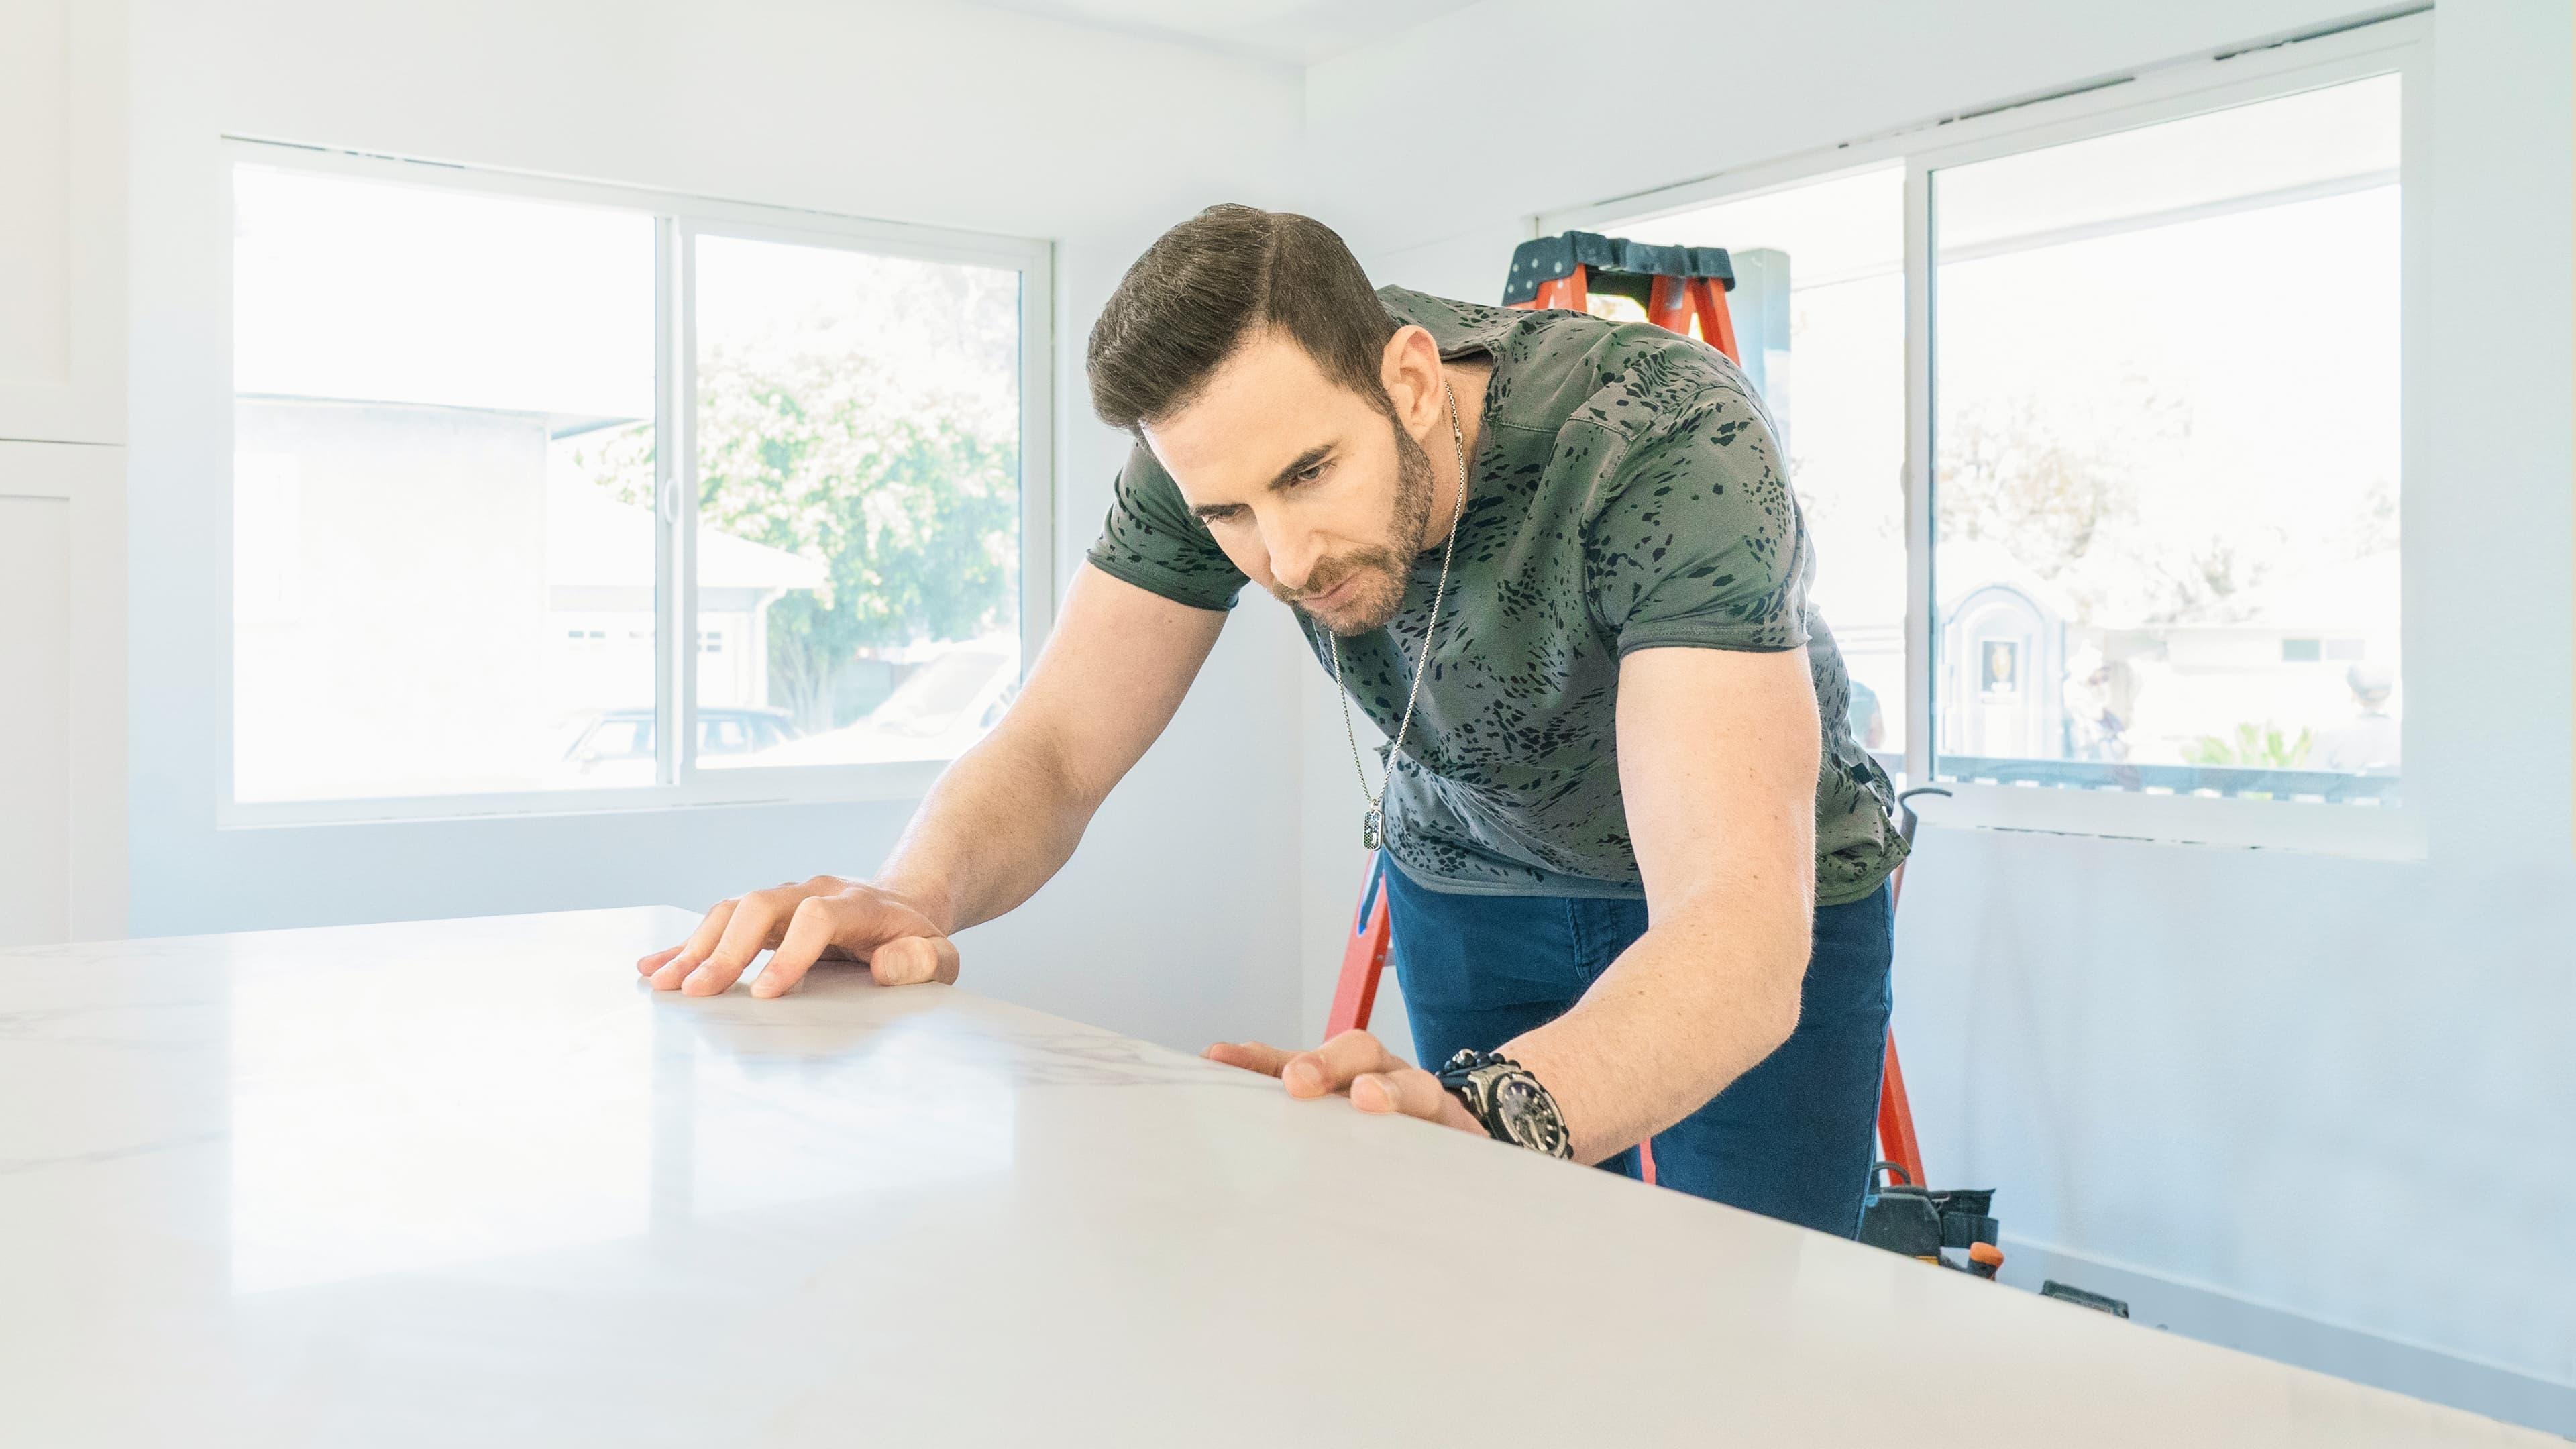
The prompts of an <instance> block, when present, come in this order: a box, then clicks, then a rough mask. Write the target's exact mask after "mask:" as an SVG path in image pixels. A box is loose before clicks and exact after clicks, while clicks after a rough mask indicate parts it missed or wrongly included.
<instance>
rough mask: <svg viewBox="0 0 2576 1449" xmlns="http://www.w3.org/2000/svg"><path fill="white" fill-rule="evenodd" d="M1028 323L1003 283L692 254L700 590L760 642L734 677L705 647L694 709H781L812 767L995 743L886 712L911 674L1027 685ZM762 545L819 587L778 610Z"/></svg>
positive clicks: (860, 257) (986, 274) (737, 760)
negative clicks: (979, 674)
mask: <svg viewBox="0 0 2576 1449" xmlns="http://www.w3.org/2000/svg"><path fill="white" fill-rule="evenodd" d="M1019 309H1020V278H1019V274H1018V273H1017V272H1014V271H1010V270H1008V269H1005V268H1000V267H989V266H966V265H959V264H956V263H949V262H928V261H917V260H914V259H911V258H908V257H888V256H871V255H869V254H867V253H864V252H853V251H849V250H846V249H841V248H829V247H816V246H803V245H788V244H784V243H779V242H772V241H760V240H751V239H745V238H736V237H720V236H705V237H701V238H699V239H698V244H697V361H698V366H697V393H698V401H697V455H698V493H699V509H700V520H701V530H700V532H699V535H698V589H699V597H700V599H701V600H703V601H704V603H703V605H702V608H704V609H705V610H708V611H713V610H717V609H719V608H720V609H722V610H723V611H724V613H723V617H724V618H725V620H726V625H725V627H726V630H727V632H728V633H729V634H731V633H738V634H740V635H742V636H744V637H748V638H765V641H766V644H765V647H764V648H763V649H761V650H760V651H759V652H758V653H757V654H755V653H754V652H753V651H751V650H748V649H746V650H738V651H736V652H735V662H734V663H733V664H732V665H731V666H730V667H726V666H724V665H721V664H719V662H718V660H717V659H716V658H715V657H714V654H715V650H714V647H713V646H712V645H710V646H709V649H708V655H709V657H708V658H706V659H704V660H702V661H701V662H700V663H699V665H698V690H697V697H698V708H699V709H700V710H702V711H703V710H707V709H709V708H713V707H720V706H725V705H738V704H762V705H770V706H775V707H777V708H780V709H783V710H785V711H786V712H787V716H788V721H787V722H788V723H789V724H790V726H791V727H792V729H793V731H794V732H795V733H796V734H799V735H801V736H803V737H804V738H803V740H802V742H801V743H799V744H798V746H797V748H796V751H795V753H794V754H793V755H792V756H789V757H787V758H789V759H791V760H792V761H793V762H795V763H800V764H826V763H842V764H847V763H855V762H860V761H868V760H885V759H949V758H953V757H954V756H955V755H956V754H957V753H958V752H959V751H960V750H962V749H964V748H965V747H966V746H967V745H968V744H971V743H972V742H973V741H974V739H975V738H976V737H977V736H978V735H980V734H982V733H983V731H982V729H981V728H980V727H979V726H978V725H977V724H976V722H975V721H972V720H968V721H964V722H963V724H962V726H961V727H960V728H958V729H955V730H952V731H948V732H946V733H943V734H941V735H939V736H937V737H936V738H931V737H923V736H910V735H906V734H905V733H904V725H905V721H904V720H902V719H899V718H896V717H893V716H889V715H888V714H887V707H888V706H889V704H890V703H891V702H892V698H893V695H894V693H895V692H896V690H895V687H894V685H893V683H892V680H893V677H894V675H895V673H896V672H897V671H898V670H900V671H905V672H910V671H913V670H936V669H938V668H939V667H940V665H941V664H942V663H943V662H945V661H948V660H951V659H955V658H960V657H972V658H975V659H979V660H983V661H985V662H986V663H987V664H988V665H989V669H988V670H987V673H990V674H992V675H994V676H996V677H1000V676H1004V675H1007V676H1008V677H1010V678H1017V677H1018V673H1019V658H1020V629H1019V623H1020V621H1019V596H1018V591H1017V589H1016V588H1015V583H1016V580H1017V578H1018V576H1019V549H1020V532H1019V520H1020V461H1019V441H1020V432H1019V421H1020V395H1019V350H1020V349H1019ZM752 549H770V550H775V551H778V552H781V553H786V554H791V555H793V556H794V557H796V558H798V559H800V560H810V561H811V565H812V569H813V572H812V576H811V577H810V578H803V579H800V580H798V581H797V582H798V583H799V585H800V586H799V587H796V588H793V589H790V590H787V591H786V592H785V593H784V594H783V596H782V595H781V594H780V593H779V592H778V591H777V590H776V589H775V588H774V587H773V586H772V585H771V583H770V581H766V580H762V579H759V578H757V577H756V576H754V575H753V574H752V573H751V572H749V571H748V570H747V569H746V568H745V567H744V565H743V564H742V563H741V562H739V560H741V559H743V558H746V557H750V556H751V555H750V554H749V550H752ZM896 740H902V741H905V743H904V745H903V747H902V748H901V749H900V750H898V751H896V752H894V753H891V754H889V753H888V752H887V750H888V745H889V743H890V742H893V741H896ZM767 760H768V756H767V753H766V752H752V751H750V750H747V749H746V750H742V751H722V752H715V753H711V754H710V755H709V757H708V758H707V761H706V763H707V764H709V765H710V766H726V765H757V764H762V763H764V762H766V761H767Z"/></svg>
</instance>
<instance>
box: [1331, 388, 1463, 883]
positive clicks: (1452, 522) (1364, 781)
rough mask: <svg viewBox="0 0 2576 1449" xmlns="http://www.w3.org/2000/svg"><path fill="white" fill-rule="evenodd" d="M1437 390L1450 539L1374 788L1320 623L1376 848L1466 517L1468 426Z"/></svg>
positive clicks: (1367, 845)
mask: <svg viewBox="0 0 2576 1449" xmlns="http://www.w3.org/2000/svg"><path fill="white" fill-rule="evenodd" d="M1440 390H1441V391H1442V392H1444V393H1447V394H1448V395H1449V445H1450V447H1451V448H1452V449H1453V450H1455V453H1456V456H1457V460H1458V505H1457V509H1456V511H1454V512H1452V513H1451V514H1450V515H1449V541H1448V542H1447V543H1446V544H1443V545H1442V546H1441V549H1440V586H1439V587H1438V588H1436V589H1433V590H1432V591H1431V621H1430V622H1429V623H1427V624H1425V625H1423V626H1422V653H1421V656H1420V657H1419V658H1417V659H1415V660H1414V662H1413V688H1412V689H1410V690H1408V691H1407V692H1406V693H1405V696H1404V719H1403V721H1402V722H1401V723H1399V724H1397V725H1396V727H1395V741H1394V743H1392V744H1390V745H1388V746H1387V755H1386V779H1385V780H1384V781H1382V782H1380V783H1379V785H1378V787H1377V789H1376V790H1374V791H1372V790H1370V789H1369V782H1368V766H1366V765H1364V764H1361V763H1360V737H1359V732H1358V731H1357V730H1356V729H1354V728H1353V727H1352V725H1351V691H1350V687H1349V686H1348V685H1345V684H1343V683H1342V636H1341V635H1339V634H1336V633H1334V632H1333V630H1332V627H1331V626H1330V625H1327V626H1325V629H1324V637H1325V638H1326V639H1329V640H1331V641H1332V649H1333V685H1334V687H1335V688H1336V689H1338V690H1339V691H1340V692H1341V696H1342V734H1343V735H1344V737H1346V738H1348V739H1349V740H1350V742H1351V768H1352V769H1354V770H1357V771H1358V772H1359V776H1360V794H1361V796H1363V797H1364V798H1366V799H1367V801H1368V814H1366V815H1364V816H1362V817H1360V848H1361V849H1362V850H1375V849H1377V848H1378V846H1380V845H1382V844H1384V843H1385V841H1386V787H1387V786H1388V785H1391V784H1393V783H1395V757H1396V756H1397V755H1398V754H1400V753H1402V752H1403V749H1404V736H1405V734H1406V733H1407V732H1408V731H1410V730H1411V729H1412V728H1413V702H1414V701H1415V700H1417V699H1420V698H1421V697H1422V676H1423V675H1424V674H1425V673H1427V672H1429V670H1430V667H1431V640H1432V637H1433V636H1434V635H1436V634H1438V633H1439V632H1440V601H1441V600H1442V599H1444V598H1446V597H1447V596H1448V593H1449V559H1450V556H1451V555H1453V554H1455V553H1456V552H1457V551H1458V524H1459V522H1460V521H1461V520H1463V519H1464V518H1466V516H1467V430H1466V429H1465V428H1464V427H1462V426H1460V424H1459V422H1458V393H1457V390H1456V389H1454V388H1452V387H1450V386H1449V383H1448V380H1447V379H1445V378H1444V379H1442V380H1441V383H1440Z"/></svg>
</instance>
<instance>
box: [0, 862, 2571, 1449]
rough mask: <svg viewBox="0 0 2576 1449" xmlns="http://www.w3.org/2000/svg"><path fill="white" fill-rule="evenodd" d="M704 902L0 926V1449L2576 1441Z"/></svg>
mask: <svg viewBox="0 0 2576 1449" xmlns="http://www.w3.org/2000/svg"><path fill="white" fill-rule="evenodd" d="M693 919H694V918H693V917H692V916H690V915H689V914H687V913H684V912H680V911H676V910H669V909H638V910H624V911H592V912H578V913H568V914H563V915H552V916H523V917H511V918H494V919H486V920H473V921H446V922H435V923H430V924H424V925H409V926H368V927H348V928H340V929H331V930H314V931H293V932H276V933H267V934H259V935H242V936H211V937H196V938H189V939H165V940H143V941H132V942H118V943H109V944H96V945H75V946H65V947H49V948H38V949H25V950H16V951H8V952H0V1243H5V1244H6V1248H5V1250H0V1443H5V1444H7V1445H9V1446H11V1449H19V1446H51V1445H57V1444H59V1445H80V1446H127V1445H140V1444H184V1445H190V1446H199V1445H214V1444H257V1445H263V1446H268V1445H305V1444H331V1445H342V1444H347V1445H367V1446H384V1445H413V1444H424V1445H426V1444H457V1445H548V1446H554V1445H575V1444H614V1445H619V1446H646V1445H688V1446H693V1449H697V1446H709V1445H737V1444H739V1445H785V1444H795V1445H805V1444H818V1445H819V1444H859V1443H867V1444H878V1445H944V1444H1005V1443H1022V1444H1049V1445H1061V1444H1081V1445H1089V1444H1101V1445H1133V1444H1166V1443H1169V1444H1180V1443H1221V1444H1288V1443H1296V1444H1299V1445H1325V1446H1329V1445H1335V1444H1402V1445H1409V1446H1421V1449H1431V1446H1478V1445H1487V1444H1550V1445H1577V1444H1608V1443H1619V1444H1665V1443H1672V1444H1718V1443H1725V1444H1742V1445H1785V1444H1835V1445H1840V1444H1855V1445H1857V1444H1870V1445H1882V1446H1883V1445H1888V1444H1899V1443H1919V1444H1971V1445H1977V1446H1980V1449H2011V1446H2019V1445H2032V1446H2039V1445H2046V1446H2051V1449H2055V1446H2061V1445H2085V1446H2107V1445H2128V1444H2135V1445H2152V1446H2155V1449H2180V1446H2203V1445H2214V1444H2263V1445H2290V1444H2314V1445H2334V1446H2338V1449H2354V1446H2363V1445H2408V1446H2422V1445H2465V1444H2480V1445H2499V1444H2527V1445H2541V1444H2553V1443H2559V1442H2560V1441H2557V1440H2552V1439H2547V1438H2544V1437H2543V1436H2541V1435H2539V1434H2536V1433H2532V1432H2530V1431H2525V1430H2518V1429H2512V1428H2507V1427H2505V1426H2502V1425H2499V1424H2495V1423H2492V1422H2490V1421H2487V1420H2483V1419H2478V1418H2474V1417H2472V1416H2470V1415H2467V1414H2463V1413H2459V1412H2457V1411H2454V1410H2450V1409H2444V1408H2439V1407H2435V1406H2433V1405H2430V1404H2424V1403H2419V1402H2417V1401H2414V1400H2411V1399H2405V1398H2400V1397H2398V1396H2396V1395H2393V1394H2388V1393H2383V1392H2380V1391H2378V1390H2374V1389H2367V1388H2361V1387H2357V1386H2355V1385H2351V1384H2346V1383H2342V1382H2339V1381H2337V1380H2334V1379H2329V1378H2325V1377H2322V1376H2319V1375H2316V1374H2311V1373H2307V1372H2303V1371H2300V1370H2296V1369H2290V1368H2285V1367H2282V1366H2279V1365H2276V1364H2271V1363H2267V1362H2264V1361H2262V1360H2260V1359H2255V1358H2250V1357H2246V1356H2244V1355H2241V1354H2236V1353H2231V1352H2227V1351H2225V1350H2222V1349H2216V1348H2210V1347H2207V1346H2205V1345H2202V1344H2197V1343H2192V1342H2189V1341H2186V1340H2182V1339H2178V1338H2175V1337H2172V1336H2170V1335H2167V1334H2162V1333H2158V1332H2156V1331H2154V1330H2152V1329H2149V1328H2146V1327H2143V1326H2140V1325H2135V1324H2129V1323H2123V1322H2119V1321H2117V1320H2114V1319H2111V1318H2107V1317H2104V1316H2102V1315H2099V1314H2095V1313H2091V1312H2087V1311H2085V1310H2082V1309H2078V1308H2072V1307H2068V1306H2065V1305H2062V1304H2057V1303H2051V1302H2046V1301H2043V1300H2040V1299H2037V1298H2034V1297H2031V1296H2029V1295H2027V1294H2023V1293H2019V1292H2016V1291H2014V1290H2011V1289H2007V1288H2000V1287H1996V1286H1994V1285H1991V1284H1986V1283H1981V1282H1977V1281H1975V1280H1973V1279H1971V1278H1969V1277H1967V1276H1966V1275H1964V1274H1958V1273H1950V1272H1945V1271H1942V1270H1939V1269H1935V1268H1930V1267H1927V1266H1924V1265H1921V1264H1917V1263H1912V1262H1908V1261H1905V1260H1903V1259H1899V1258H1896V1257H1894V1256H1892V1255H1889V1254H1886V1253H1882V1252H1878V1251H1875V1250H1872V1249H1867V1248H1862V1247H1859V1246H1856V1245H1854V1244H1851V1243H1845V1242H1838V1241H1835V1240H1832V1239H1828V1238H1825V1237H1822V1236H1820V1235H1817V1234H1813V1233H1808V1232H1803V1231H1800V1230H1798V1229H1794V1228H1790V1227H1787V1226H1784V1225H1782V1224H1779V1223H1775V1222H1771V1221H1768V1220H1765V1219H1762V1218H1757V1217H1753V1216H1750V1215H1748V1214H1744V1213H1739V1212H1735V1211H1733V1210H1731V1209H1727V1208H1722V1207H1717V1206H1714V1205H1712V1204H1709V1203H1704V1202H1699V1201H1697V1200H1694V1199H1691V1198H1687V1197H1683V1196H1681V1195H1679V1194H1677V1193H1670V1192H1663V1191H1658V1190H1655V1189H1651V1188H1646V1187H1642V1186H1639V1185H1637V1184H1634V1183H1630V1182H1627V1181H1624V1180H1621V1179H1617V1178H1613V1177H1611V1176H1610V1175H1608V1174H1606V1173H1599V1172H1593V1171H1589V1170H1586V1169H1583V1168H1577V1167H1573V1166H1571V1165H1568V1164H1564V1163H1557V1162H1550V1161H1545V1160H1542V1159H1539V1158H1536V1157H1533V1156H1530V1155H1528V1154H1525V1153H1520V1152H1514V1151H1511V1150H1509V1149H1506V1148H1502V1147H1498V1146H1496V1145H1494V1144H1492V1143H1487V1142H1481V1141H1477V1140H1474V1139H1471V1138H1468V1137H1465V1136H1463V1135H1459V1134H1455V1133H1449V1132H1445V1131H1442V1130H1440V1129H1438V1128H1435V1127H1431V1126H1428V1125H1425V1124H1422V1123H1418V1122H1413V1121H1406V1120H1396V1119H1387V1118H1372V1117H1367V1116H1363V1115H1362V1114H1360V1113H1357V1112H1353V1111H1351V1110H1349V1109H1348V1107H1347V1106H1345V1105H1344V1104H1342V1103H1340V1102H1338V1101H1329V1102H1292V1101H1290V1100H1288V1099H1287V1098H1286V1097H1285V1096H1284V1095H1283V1094H1281V1093H1280V1092H1279V1091H1278V1090H1277V1088H1276V1086H1275V1085H1274V1084H1272V1083H1270V1082H1268V1081H1266V1080H1263V1079H1259V1078H1255V1077H1252V1076H1250V1075H1248V1074H1244V1073H1240V1072H1235V1071H1232V1070H1229V1069H1227V1068H1223V1067H1218V1066H1214V1065H1212V1064H1209V1063H1206V1062H1202V1061H1199V1060H1197V1059H1195V1058H1193V1057H1188V1056H1183V1055H1180V1054H1177V1053H1173V1052H1170V1051H1166V1050H1164V1049H1162V1048H1159V1047H1154V1046H1149V1045H1146V1044H1144V1043H1141V1042H1136V1041H1132V1040H1129V1039H1127V1038H1124V1037H1120V1036H1116V1035H1113V1034H1111V1033H1108V1032H1104V1031H1099V1030H1095V1029H1093V1028H1090V1027H1085V1026H1080V1025H1076V1024H1074V1023H1072V1022H1067V1021H1061V1020H1058V1019H1055V1018H1053V1017H1048V1016H1044V1015H1040V1014H1038V1013H1035V1012H1031V1011H1025V1010H1021V1009H1019V1008H1016V1007H1011V1006H1006V1005H1003V1004H1001V1003H998V1002H994V1001H990V1000H986V999H984V998H982V997H979V996H977V995H975V994H974V993H973V992H972V991H970V990H961V989H957V988H951V987H939V986H917V987H906V988H902V989H899V990H891V991H889V990H879V989H877V988H875V987H873V986H871V985H869V984H868V982H867V980H866V978H865V977H864V976H863V975H861V974H859V973H858V972H856V971H853V970H849V969H841V970H836V971H827V972H825V973H823V974H821V975H819V976H818V977H817V978H816V979H815V980H814V981H813V982H812V983H810V984H809V985H808V986H807V988H806V989H805V990H803V991H802V992H800V993H798V994H796V995H794V996H791V997H788V998H786V999H783V1000H779V1001H754V1000H752V999H751V998H750V997H749V996H748V995H747V994H746V993H745V991H744V989H743V988H742V987H739V986H738V987H736V988H735V990H734V991H733V993H732V994H730V995H727V996H722V997H717V998H713V999H699V998H688V997H681V996H677V995H670V994H656V993H654V992H653V991H651V990H649V989H647V988H646V987H645V986H643V985H642V984H641V983H640V982H639V981H638V980H637V979H636V977H635V973H634V970H633V967H632V962H633V960H634V958H635V957H637V956H639V955H642V954H643V953H644V952H646V951H648V950H651V949H654V948H656V947H659V946H663V945H667V944H670V943H671V942H673V941H677V940H679V939H680V938H681V936H682V935H683V933H684V932H685V931H686V929H687V928H688V926H689V925H690V924H691V923H692V921H693ZM969 968H970V973H971V968H972V963H971V961H970V963H969ZM968 979H969V980H970V981H971V980H972V976H971V974H970V976H969V978H968Z"/></svg>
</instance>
